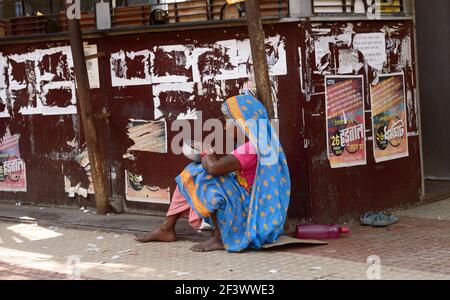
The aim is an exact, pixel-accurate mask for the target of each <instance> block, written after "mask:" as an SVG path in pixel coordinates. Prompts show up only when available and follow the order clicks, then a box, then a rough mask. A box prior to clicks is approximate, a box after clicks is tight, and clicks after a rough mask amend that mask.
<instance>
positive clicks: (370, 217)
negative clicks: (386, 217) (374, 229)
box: [359, 211, 379, 226]
mask: <svg viewBox="0 0 450 300" xmlns="http://www.w3.org/2000/svg"><path fill="white" fill-rule="evenodd" d="M378 214H379V213H376V212H372V211H371V212H368V213H365V214H364V215H362V216H361V217H360V218H359V221H360V222H361V225H364V226H372V225H373V222H374V220H375V218H376V217H377V216H378Z"/></svg>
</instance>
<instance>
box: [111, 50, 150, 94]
mask: <svg viewBox="0 0 450 300" xmlns="http://www.w3.org/2000/svg"><path fill="white" fill-rule="evenodd" d="M152 55H153V53H152V52H150V50H142V51H138V52H134V51H127V52H125V51H123V50H120V51H119V52H116V53H111V59H110V67H111V84H112V86H113V87H120V86H132V85H145V84H151V83H152V76H151V73H150V61H151V59H152V57H151V56H152Z"/></svg>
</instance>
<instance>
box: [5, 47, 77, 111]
mask: <svg viewBox="0 0 450 300" xmlns="http://www.w3.org/2000/svg"><path fill="white" fill-rule="evenodd" d="M3 61H5V59H3ZM3 63H4V64H5V65H6V68H7V74H8V78H9V82H6V83H5V86H6V87H5V88H6V89H7V92H6V93H2V94H3V95H2V96H3V97H5V98H6V100H7V101H8V102H9V105H10V107H12V108H13V107H14V106H15V105H16V104H17V103H19V102H18V101H19V100H20V105H21V108H20V110H19V113H21V114H23V115H33V114H43V115H61V114H76V112H77V111H76V93H75V81H74V74H73V60H72V53H71V49H70V46H63V47H54V48H49V49H37V50H35V51H32V52H28V53H23V54H12V55H8V56H7V57H6V63H5V62H3ZM16 68H18V69H19V70H18V71H17V70H16ZM21 68H22V69H21ZM24 100H26V101H24ZM24 103H28V105H24Z"/></svg>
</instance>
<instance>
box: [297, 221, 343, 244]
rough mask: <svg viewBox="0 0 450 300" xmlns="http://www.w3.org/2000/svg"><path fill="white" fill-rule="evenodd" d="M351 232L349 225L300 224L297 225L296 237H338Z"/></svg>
mask: <svg viewBox="0 0 450 300" xmlns="http://www.w3.org/2000/svg"><path fill="white" fill-rule="evenodd" d="M349 232H350V229H349V228H348V227H342V226H339V225H319V224H298V225H297V226H296V227H295V237H296V238H298V239H301V240H330V239H338V238H339V237H340V236H341V234H347V233H349Z"/></svg>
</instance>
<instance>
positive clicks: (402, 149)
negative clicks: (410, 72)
mask: <svg viewBox="0 0 450 300" xmlns="http://www.w3.org/2000/svg"><path fill="white" fill-rule="evenodd" d="M370 96H371V100H372V124H373V136H374V143H373V144H374V145H373V149H374V155H375V161H376V162H377V163H379V162H383V161H388V160H392V159H398V158H402V157H407V156H409V152H408V134H407V128H408V127H407V115H406V96H405V84H404V74H403V73H393V74H385V75H380V76H379V81H378V83H376V84H373V85H371V86H370Z"/></svg>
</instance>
